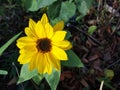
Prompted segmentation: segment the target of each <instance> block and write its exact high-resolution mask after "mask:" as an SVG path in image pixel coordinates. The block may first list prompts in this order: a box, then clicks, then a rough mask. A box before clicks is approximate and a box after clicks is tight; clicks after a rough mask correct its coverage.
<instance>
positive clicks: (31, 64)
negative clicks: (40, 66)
mask: <svg viewBox="0 0 120 90" xmlns="http://www.w3.org/2000/svg"><path fill="white" fill-rule="evenodd" d="M36 58H37V54H35V55H34V56H32V57H31V61H30V63H29V69H30V70H33V69H36Z"/></svg>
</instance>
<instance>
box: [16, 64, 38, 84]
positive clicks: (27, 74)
mask: <svg viewBox="0 0 120 90" xmlns="http://www.w3.org/2000/svg"><path fill="white" fill-rule="evenodd" d="M28 65H29V64H24V65H23V66H22V68H21V71H20V77H19V79H18V82H17V84H20V83H22V82H24V81H27V80H29V79H31V78H32V77H34V76H36V75H37V74H38V71H37V70H36V69H35V70H32V71H30V70H29V69H28Z"/></svg>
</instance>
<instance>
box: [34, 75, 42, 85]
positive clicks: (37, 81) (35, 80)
mask: <svg viewBox="0 0 120 90" xmlns="http://www.w3.org/2000/svg"><path fill="white" fill-rule="evenodd" d="M43 78H44V76H43V75H40V74H39V75H36V76H34V77H33V78H32V80H33V81H34V82H35V83H36V84H37V85H39V84H40V82H41V81H42V79H43Z"/></svg>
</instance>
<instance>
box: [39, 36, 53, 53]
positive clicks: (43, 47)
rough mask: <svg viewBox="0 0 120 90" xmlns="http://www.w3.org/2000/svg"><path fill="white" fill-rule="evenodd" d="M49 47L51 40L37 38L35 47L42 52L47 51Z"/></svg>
mask: <svg viewBox="0 0 120 90" xmlns="http://www.w3.org/2000/svg"><path fill="white" fill-rule="evenodd" d="M51 47H52V46H51V40H50V39H48V38H43V39H39V40H38V42H37V49H38V51H41V52H42V53H46V52H49V51H50V50H51Z"/></svg>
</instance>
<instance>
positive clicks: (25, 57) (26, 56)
mask: <svg viewBox="0 0 120 90" xmlns="http://www.w3.org/2000/svg"><path fill="white" fill-rule="evenodd" d="M35 54H36V53H35V52H27V54H25V53H24V54H20V56H19V57H18V61H19V62H20V64H26V63H28V62H30V61H31V59H32V57H33V56H34V55H35Z"/></svg>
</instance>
